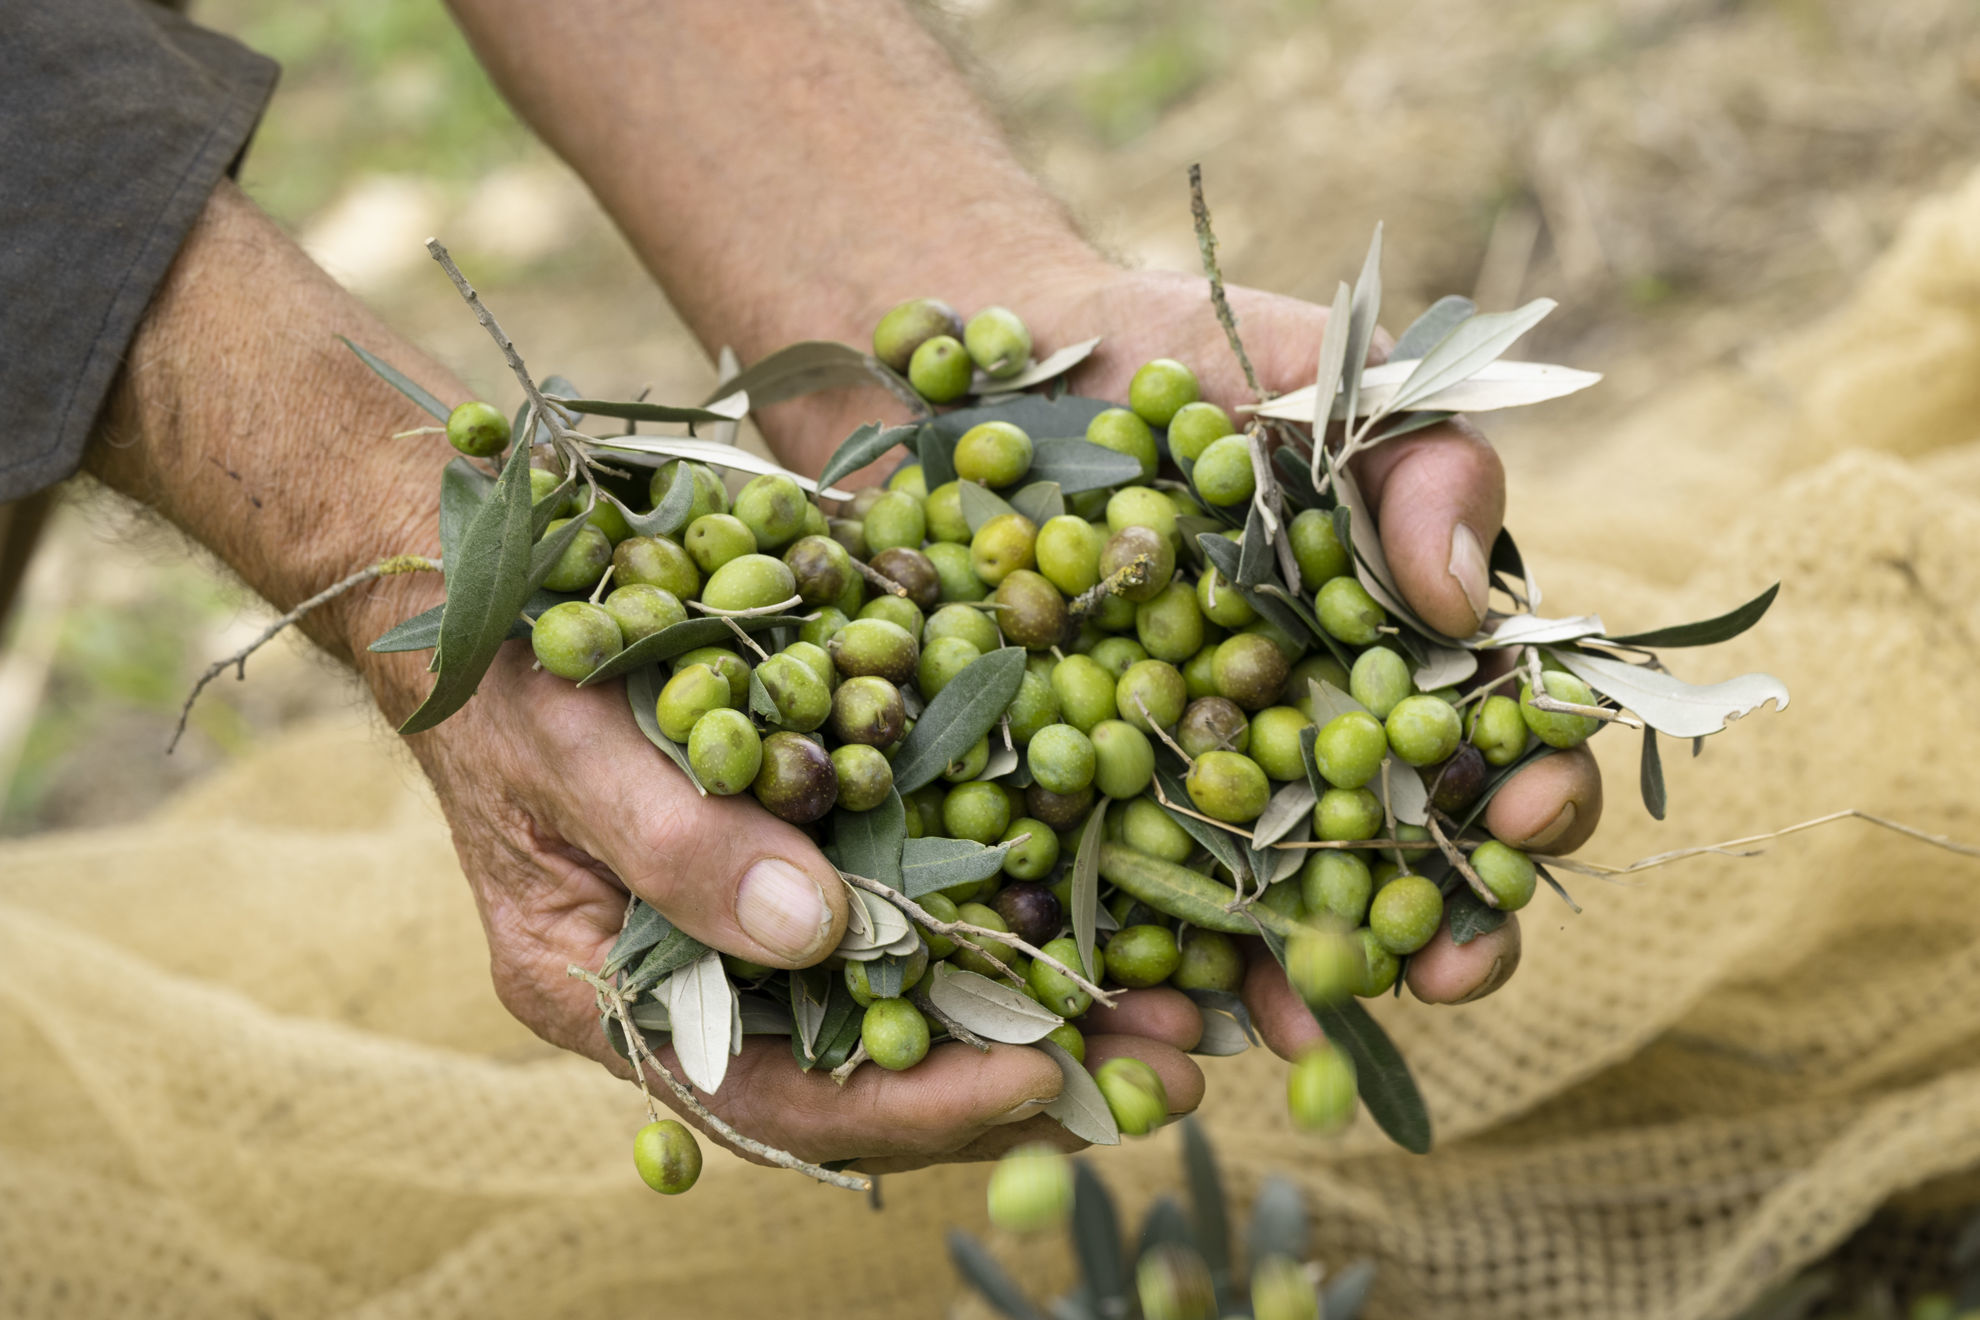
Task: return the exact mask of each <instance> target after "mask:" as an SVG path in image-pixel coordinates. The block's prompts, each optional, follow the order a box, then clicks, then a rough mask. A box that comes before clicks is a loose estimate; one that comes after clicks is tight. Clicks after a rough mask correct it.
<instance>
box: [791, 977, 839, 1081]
mask: <svg viewBox="0 0 1980 1320" xmlns="http://www.w3.org/2000/svg"><path fill="white" fill-rule="evenodd" d="M838 982H839V977H837V976H836V975H834V974H833V973H831V972H828V971H826V970H825V969H824V968H822V967H801V968H799V969H798V970H797V971H794V972H792V973H791V1020H792V1022H793V1024H794V1025H795V1028H796V1029H795V1030H794V1031H793V1032H792V1033H791V1053H792V1054H794V1055H796V1056H797V1061H798V1064H799V1066H800V1067H804V1068H807V1069H808V1068H809V1067H810V1065H811V1064H813V1063H814V1062H816V1061H817V1058H818V1037H819V1034H820V1032H821V1031H823V1030H824V1028H825V1026H826V1023H827V1020H828V1015H829V1013H830V1010H831V1005H832V989H833V987H834V986H835V985H836V984H838ZM850 998H851V996H847V999H848V1000H850ZM833 1029H834V1030H835V1031H836V1030H837V1027H836V1025H834V1028H833Z"/></svg>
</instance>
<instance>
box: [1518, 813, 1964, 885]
mask: <svg viewBox="0 0 1980 1320" xmlns="http://www.w3.org/2000/svg"><path fill="white" fill-rule="evenodd" d="M1839 820H1863V821H1868V822H1870V824H1872V825H1875V826H1877V827H1878V828H1879V829H1886V830H1890V831H1892V832H1894V833H1897V834H1902V835H1904V836H1905V837H1906V838H1909V839H1916V840H1918V841H1919V842H1920V843H1925V844H1930V845H1931V846H1932V847H1934V848H1943V849H1944V850H1945V851H1947V852H1951V853H1958V854H1959V855H1960V856H1962V857H1980V845H1975V844H1971V843H1961V842H1960V841H1959V840H1957V839H1954V838H1951V837H1949V836H1947V835H1944V834H1929V833H1927V832H1926V831H1924V830H1921V829H1919V828H1918V827H1916V826H1914V825H1906V824H1904V823H1902V822H1901V821H1895V820H1891V819H1890V818H1889V817H1886V816H1877V815H1872V814H1871V813H1870V812H1867V811H1863V810H1860V809H1858V808H1856V807H1847V808H1845V809H1843V810H1842V811H1832V812H1830V813H1829V814H1828V815H1826V816H1817V817H1815V818H1814V819H1813V820H1804V821H1802V822H1800V823H1799V824H1796V825H1789V826H1787V827H1786V828H1785V829H1778V830H1774V831H1772V832H1770V833H1767V834H1750V835H1748V836H1746V837H1745V838H1743V839H1727V840H1726V841H1725V842H1723V843H1707V844H1701V845H1699V846H1698V847H1695V848H1679V849H1676V850H1674V851H1672V852H1662V853H1656V854H1654V855H1652V856H1649V857H1644V858H1641V859H1640V860H1637V861H1634V862H1631V863H1630V864H1629V865H1628V866H1605V865H1603V864H1602V863H1600V862H1584V861H1580V860H1577V859H1575V858H1571V857H1553V856H1548V855H1545V854H1539V853H1536V854H1535V855H1534V858H1533V860H1534V861H1536V862H1544V863H1546V864H1547V865H1548V866H1558V867H1560V868H1561V869H1562V870H1565V871H1579V872H1581V873H1582V874H1583V875H1594V876H1614V875H1629V874H1631V873H1632V872H1636V871H1648V870H1649V869H1651V868H1652V867H1656V866H1665V865H1668V864H1669V863H1671V862H1678V861H1683V860H1684V859H1686V858H1688V857H1700V856H1704V855H1706V854H1709V853H1716V854H1718V855H1720V856H1724V857H1758V856H1760V854H1761V852H1762V851H1764V850H1762V849H1758V848H1754V849H1748V850H1746V851H1743V852H1742V851H1735V850H1736V849H1740V848H1744V847H1745V845H1747V844H1751V843H1766V842H1768V841H1770V840H1773V839H1782V838H1786V837H1787V836H1788V835H1790V834H1799V833H1801V831H1803V830H1812V829H1814V828H1815V827H1816V826H1818V825H1829V824H1833V823H1834V822H1836V821H1839Z"/></svg>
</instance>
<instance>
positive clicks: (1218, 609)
mask: <svg viewBox="0 0 1980 1320" xmlns="http://www.w3.org/2000/svg"><path fill="white" fill-rule="evenodd" d="M1196 604H1197V607H1198V608H1199V609H1201V610H1202V611H1203V617H1204V618H1206V619H1208V620H1210V622H1212V623H1214V624H1217V625H1218V626H1220V627H1224V628H1242V627H1244V625H1246V624H1247V623H1250V622H1251V621H1252V620H1253V619H1255V618H1257V617H1258V611H1256V610H1254V609H1252V608H1251V602H1250V601H1248V600H1246V599H1245V598H1244V594H1243V593H1242V592H1240V591H1239V590H1238V589H1237V586H1236V585H1235V584H1234V583H1232V582H1231V580H1230V579H1229V578H1227V577H1225V576H1224V575H1223V574H1222V573H1219V572H1218V571H1217V568H1216V565H1214V564H1213V565H1211V566H1209V567H1208V568H1205V569H1204V570H1203V576H1201V577H1199V578H1197V579H1196Z"/></svg>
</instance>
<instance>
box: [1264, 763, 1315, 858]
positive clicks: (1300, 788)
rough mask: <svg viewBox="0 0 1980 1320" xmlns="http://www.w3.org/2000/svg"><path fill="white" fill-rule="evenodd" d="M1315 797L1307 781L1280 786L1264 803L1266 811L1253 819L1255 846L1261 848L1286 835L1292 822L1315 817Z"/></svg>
mask: <svg viewBox="0 0 1980 1320" xmlns="http://www.w3.org/2000/svg"><path fill="white" fill-rule="evenodd" d="M1316 800H1317V799H1316V798H1315V797H1314V795H1313V790H1312V789H1311V788H1309V787H1308V786H1307V785H1306V783H1305V782H1304V781H1301V780H1295V781H1293V782H1291V783H1289V784H1286V785H1284V786H1283V787H1281V788H1280V789H1279V791H1278V792H1276V793H1274V794H1272V800H1271V801H1270V802H1267V803H1266V804H1265V811H1264V813H1263V814H1262V815H1260V816H1259V817H1258V819H1257V820H1256V821H1254V822H1252V826H1251V846H1252V848H1253V849H1254V850H1257V849H1261V848H1263V847H1265V846H1266V845H1267V844H1272V843H1277V842H1278V841H1279V840H1280V839H1283V838H1285V837H1286V835H1287V834H1289V833H1291V831H1292V828H1293V826H1295V825H1297V824H1298V823H1299V822H1300V821H1301V820H1303V819H1310V818H1311V817H1312V815H1313V804H1314V802H1315V801H1316Z"/></svg>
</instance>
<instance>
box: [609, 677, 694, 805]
mask: <svg viewBox="0 0 1980 1320" xmlns="http://www.w3.org/2000/svg"><path fill="white" fill-rule="evenodd" d="M659 700H660V671H659V670H657V669H654V668H652V667H651V666H649V667H647V668H645V669H635V670H633V671H632V672H631V673H630V674H628V675H626V704H628V705H630V706H631V707H632V713H633V722H634V723H635V724H637V725H639V731H640V732H641V733H643V734H645V735H646V741H648V742H650V743H652V744H653V745H654V746H655V747H658V748H659V749H660V750H661V751H662V752H665V753H666V755H667V759H668V760H670V761H672V762H673V763H674V764H675V765H677V766H679V767H680V769H681V773H682V774H684V775H686V776H687V777H688V782H689V783H690V784H693V785H694V791H695V792H697V793H699V794H701V795H702V796H703V797H707V796H708V790H707V789H705V788H703V787H702V786H701V777H700V776H699V775H697V774H695V772H694V766H693V765H691V764H689V762H688V754H687V749H686V748H684V747H682V746H681V745H680V744H679V743H677V742H675V741H674V740H673V739H672V738H669V737H668V736H667V735H666V734H664V733H662V732H660V716H659V713H658V712H657V711H656V710H655V708H654V707H655V704H656V703H657V702H658V701H659Z"/></svg>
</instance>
